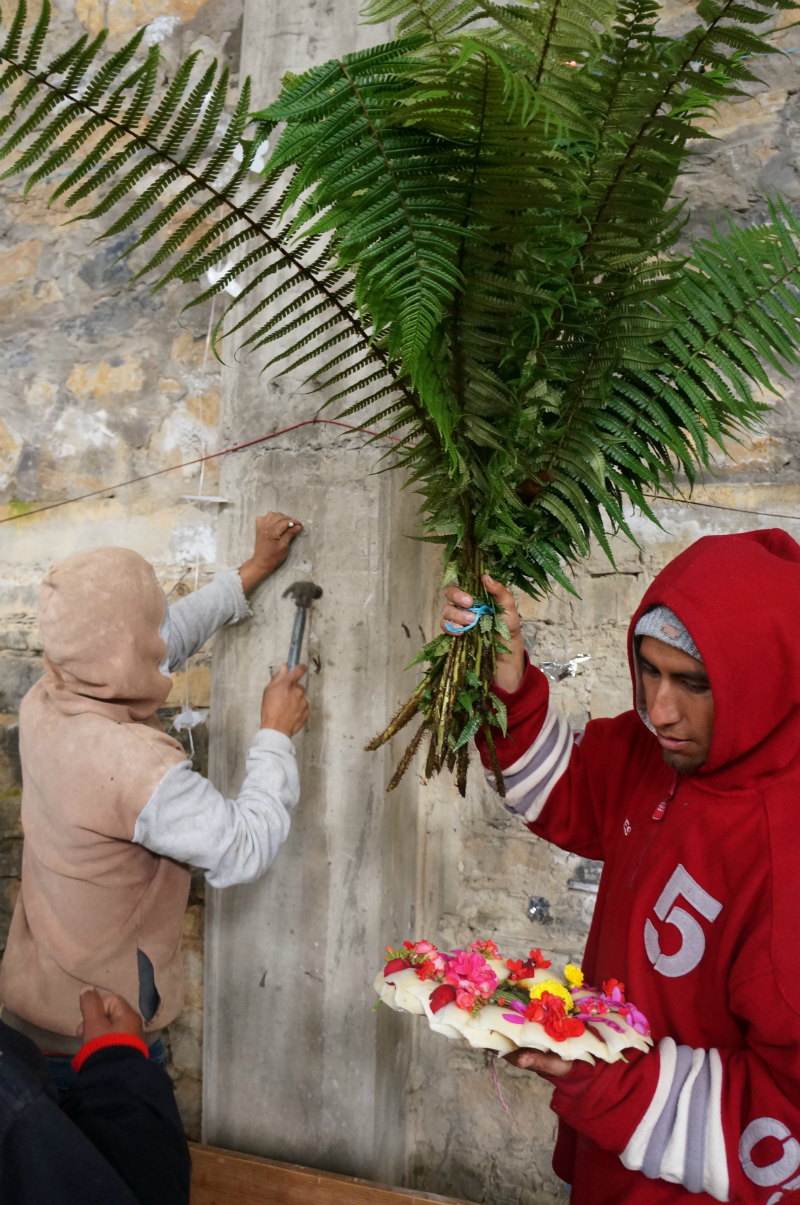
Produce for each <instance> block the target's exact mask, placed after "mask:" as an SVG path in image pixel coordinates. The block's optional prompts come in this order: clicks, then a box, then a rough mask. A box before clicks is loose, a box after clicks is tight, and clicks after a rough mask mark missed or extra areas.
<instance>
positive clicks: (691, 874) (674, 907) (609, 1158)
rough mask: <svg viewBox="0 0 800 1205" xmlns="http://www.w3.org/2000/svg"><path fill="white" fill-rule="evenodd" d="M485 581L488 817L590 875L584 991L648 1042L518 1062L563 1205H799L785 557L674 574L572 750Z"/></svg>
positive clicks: (799, 848) (680, 569)
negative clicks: (513, 820) (495, 778)
mask: <svg viewBox="0 0 800 1205" xmlns="http://www.w3.org/2000/svg"><path fill="white" fill-rule="evenodd" d="M484 582H485V585H486V588H487V590H488V591H489V593H490V594H492V595H493V597H494V598H495V600H496V602H497V603H498V604H499V606H500V607H501V608H503V609H504V611H505V618H506V621H507V622H508V624H509V630H510V632H511V650H512V651H511V654H510V655H508V656H506V657H503V658H501V659H500V663H499V665H498V675H497V679H496V692H497V694H498V696H499V697H500V698H502V700H503V701H504V702H505V703H506V705H507V707H508V735H507V737H506V738H505V739H500V740H498V741H497V745H498V756H499V760H500V767H501V769H502V771H503V777H504V782H505V786H506V797H505V801H504V802H505V804H506V806H507V807H508V808H509V810H510V811H512V812H513V813H515V814H516V815H518V816H520V817H521V818H522V819H523V820H524V821H525V823H526V824H527V825H528V827H529V828H530V829H531V831H532V832H534V833H535V834H536V835H537V836H540V837H543V838H545V840H547V841H551V842H552V843H553V844H555V845H558V846H560V847H561V848H562V849H565V850H569V851H570V852H571V853H575V854H579V855H580V856H581V857H584V858H594V859H602V860H603V862H604V863H605V865H604V868H603V876H602V879H601V882H600V888H599V891H598V896H597V906H596V909H595V913H594V919H593V922H592V927H591V931H590V934H589V940H588V943H587V947H586V954H585V958H584V962H583V969H584V973H585V975H586V979H587V981H588V982H589V983H592V984H596V983H602V982H603V981H604V980H608V979H610V978H611V977H612V976H613V977H614V978H616V979H620V980H623V981H624V983H625V985H626V988H625V991H626V995H627V996H628V998H630V999H632V1000H634V1001H635V1003H636V1005H637V1007H638V1008H639V1009H641V1011H642V1012H643V1013H644V1014H645V1015H646V1016H647V1018H648V1019H649V1021H650V1025H651V1028H652V1033H653V1037H654V1040H655V1042H656V1043H657V1046H656V1047H655V1048H654V1049H653V1050H652V1051H651V1052H650V1053H649V1054H646V1055H645V1054H640V1053H638V1052H633V1053H632V1052H629V1053H628V1061H627V1062H623V1063H614V1064H610V1065H608V1064H599V1065H598V1066H596V1067H591V1066H589V1065H588V1064H584V1063H576V1064H570V1063H567V1062H564V1061H563V1060H561V1059H559V1058H558V1057H557V1056H553V1055H549V1056H548V1055H544V1054H540V1053H535V1052H533V1051H529V1052H521V1053H520V1054H518V1055H517V1057H516V1060H515V1061H517V1063H518V1065H520V1066H524V1067H528V1068H530V1069H531V1070H535V1071H538V1072H539V1073H540V1074H544V1075H546V1076H548V1077H549V1078H550V1079H551V1080H552V1082H553V1083H554V1084H555V1092H554V1094H553V1101H552V1108H553V1109H554V1111H555V1112H556V1113H557V1114H558V1116H559V1119H560V1124H559V1134H558V1142H557V1145H556V1151H555V1156H554V1160H553V1166H554V1168H555V1170H556V1172H557V1174H558V1175H559V1176H561V1178H562V1179H564V1180H566V1181H567V1182H569V1183H571V1184H572V1202H573V1205H612V1203H613V1205H667V1203H669V1205H672V1203H673V1202H677V1201H688V1200H689V1199H690V1198H691V1199H692V1200H697V1199H699V1200H700V1201H712V1200H714V1201H735V1202H746V1203H747V1205H777V1203H778V1202H786V1205H790V1203H791V1201H800V958H798V953H800V936H799V935H798V929H799V928H800V637H798V615H800V546H798V544H796V543H795V542H794V540H792V539H791V538H790V537H789V536H787V535H786V534H785V533H784V532H782V531H778V530H773V531H760V532H745V533H743V534H741V535H732V536H707V537H705V538H703V539H701V540H698V541H697V542H696V543H695V544H693V545H692V546H691V547H690V548H689V549H687V550H686V551H685V552H684V553H682V554H681V555H680V556H678V557H676V559H675V560H674V561H672V563H671V564H670V565H668V566H667V567H666V569H664V570H663V571H662V572H661V573H660V574H659V576H658V577H657V578H656V580H655V581H654V582H653V584H652V585H651V586H650V588H649V589H648V591H647V593H646V594H645V596H644V598H643V600H642V603H641V605H640V607H639V609H638V610H637V612H636V614H635V615H634V617H633V619H632V621H631V626H630V630H629V636H628V656H629V661H630V668H631V677H632V679H633V690H634V708H633V710H632V711H628V712H625V713H624V714H623V715H620V716H617V717H616V718H615V719H603V720H592V721H591V722H590V723H589V724H588V725H587V727H586V730H585V732H584V733H582V734H579V735H577V736H576V735H575V734H573V733H571V732H570V730H569V728H568V726H567V724H566V721H565V720H564V717H563V716H562V715H561V714H560V713H559V712H557V711H556V710H555V708H554V707H553V706H552V705H551V704H550V702H549V691H548V682H547V679H546V678H545V677H544V675H543V674H542V673H540V672H539V670H537V669H536V668H535V667H534V666H532V665H531V664H530V663H529V662H528V661H527V658H526V656H525V653H524V650H523V647H522V639H521V635H520V623H519V616H518V614H517V612H516V608H515V606H514V602H513V598H512V596H511V595H510V593H509V592H508V591H507V590H505V589H504V588H503V587H502V586H501V585H500V584H499V583H497V582H494V581H492V580H491V579H490V578H486V579H484ZM447 596H448V599H449V604H450V605H448V606H446V607H445V609H444V615H445V619H449V620H451V621H453V622H456V623H461V624H465V623H466V622H468V621H469V620H470V619H471V618H472V616H471V615H470V614H469V613H468V612H465V611H464V610H463V609H459V608H464V607H467V606H469V605H471V603H472V599H471V598H470V597H469V595H466V594H465V593H464V592H463V591H462V590H460V589H459V588H458V587H450V588H449V590H448V592H447ZM481 756H482V759H483V761H484V765H488V757H487V756H486V749H485V746H484V747H482V748H481Z"/></svg>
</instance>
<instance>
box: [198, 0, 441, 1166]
mask: <svg viewBox="0 0 800 1205" xmlns="http://www.w3.org/2000/svg"><path fill="white" fill-rule="evenodd" d="M388 36H389V35H388V34H387V31H386V30H385V29H373V28H370V27H367V28H366V29H359V27H358V25H357V5H356V4H355V2H354V0H347V2H346V3H341V4H338V5H336V6H334V5H333V4H332V3H327V4H325V5H321V4H317V3H314V0H299V2H298V0H291V2H290V0H278V2H277V3H274V4H271V5H269V6H267V5H264V4H263V3H261V2H260V0H254V2H252V0H251V2H250V3H248V4H247V6H246V13H245V24H244V54H243V63H242V74H243V75H244V74H247V73H249V74H251V75H252V76H253V80H254V85H255V87H254V103H255V104H264V103H266V102H268V101H269V100H270V99H271V98H272V97H273V96H274V95H275V94H276V92H277V90H278V87H279V80H280V77H281V75H282V74H283V73H284V72H285V71H286V70H293V71H302V70H303V69H305V68H306V67H308V66H310V65H311V64H313V63H316V62H322V61H324V60H325V59H326V58H328V57H330V56H331V55H333V54H335V53H343V52H346V51H348V50H352V49H355V48H357V47H358V46H360V45H367V44H369V43H370V42H372V43H375V42H380V41H382V40H385V39H386V38H387V37H388ZM259 368H260V364H258V363H256V362H254V363H253V364H252V365H249V364H244V365H242V366H240V367H238V368H237V369H236V371H235V372H233V371H232V372H230V373H229V376H228V390H227V396H226V399H225V404H224V408H223V416H222V425H223V430H224V436H223V438H224V439H225V441H226V442H235V441H239V440H244V439H247V438H253V437H255V436H258V435H259V434H262V433H265V432H267V431H269V430H273V429H275V428H277V427H282V426H286V425H288V424H289V423H291V422H294V421H298V419H300V418H306V417H311V416H313V414H314V411H315V409H316V407H317V406H318V405H319V401H320V398H319V395H312V396H305V395H304V392H303V390H302V389H301V388H300V385H301V383H300V381H299V380H296V381H286V380H282V381H279V382H270V380H269V377H268V376H265V377H263V378H261V379H260V380H259V377H258V369H259ZM364 443H365V439H364V437H363V436H352V435H346V434H345V435H344V437H343V436H342V433H341V431H340V430H339V429H337V428H334V427H311V428H304V429H302V430H300V431H295V432H292V433H290V434H288V435H286V436H284V437H281V439H280V440H279V441H276V442H275V443H270V444H267V445H264V446H262V447H261V448H258V449H254V450H252V451H249V452H247V453H241V454H239V455H237V456H235V457H229V458H226V460H225V461H224V462H223V470H222V479H221V486H220V489H221V493H222V494H223V495H224V496H225V497H227V498H228V499H230V500H231V504H230V505H229V507H228V508H227V509H226V510H225V513H224V515H223V517H222V518H221V522H220V530H219V556H220V560H221V562H223V563H226V564H230V565H235V564H237V563H239V560H240V559H241V558H242V557H244V556H246V555H247V552H248V548H249V547H250V541H251V539H252V535H251V533H252V527H253V521H254V518H255V516H256V515H257V514H262V513H264V512H266V511H267V510H270V509H273V510H274V509H280V510H282V511H284V512H289V513H291V514H295V515H297V516H299V517H300V518H301V519H302V520H303V522H304V524H305V525H306V530H305V532H304V534H303V535H302V536H301V537H300V539H299V540H298V541H297V542H296V544H295V546H294V548H293V551H292V554H291V556H290V559H289V562H288V564H287V565H286V566H284V567H283V568H282V569H281V570H280V571H279V572H278V573H276V574H275V575H274V576H273V577H272V578H271V579H269V580H268V581H267V582H266V583H264V585H263V586H262V587H261V588H260V589H259V591H258V592H257V594H256V598H255V602H254V610H255V617H254V619H253V620H252V621H250V622H249V623H248V624H246V625H243V626H242V627H240V628H238V629H234V630H231V631H228V632H224V633H221V634H220V635H219V636H218V637H217V642H216V645H215V650H214V670H213V673H214V681H213V691H212V699H213V702H212V713H211V714H212V725H213V730H212V753H211V776H212V778H213V780H214V781H215V783H216V784H217V785H218V786H219V787H220V788H221V789H223V790H224V791H226V792H227V793H229V794H230V793H233V792H235V791H236V790H237V789H238V786H239V784H240V782H241V779H242V776H243V773H244V758H245V753H246V750H247V746H248V744H249V741H250V739H251V737H252V734H253V732H254V731H255V729H256V727H257V725H258V713H259V702H260V697H261V692H262V689H263V687H264V685H265V683H266V682H267V680H268V678H269V675H270V672H271V671H272V670H273V669H274V668H277V666H278V665H279V664H280V662H281V661H283V660H285V658H286V655H287V651H288V647H289V636H290V631H291V626H292V621H293V615H294V607H293V605H292V604H291V602H290V601H288V600H285V601H284V600H282V599H281V594H282V592H283V590H284V589H285V588H286V586H287V585H289V583H291V582H292V581H294V580H296V579H300V578H303V579H305V578H312V579H313V580H314V581H316V582H317V583H318V584H319V585H321V586H322V587H323V589H324V591H325V593H324V596H323V598H322V599H321V600H320V602H319V603H317V604H315V605H314V609H313V613H312V615H311V619H310V624H309V628H308V633H309V634H308V638H307V639H308V643H307V646H306V657H307V659H308V661H309V665H310V671H309V679H308V689H309V696H310V701H311V720H310V722H309V724H308V727H307V730H306V731H305V732H304V733H303V734H301V735H300V736H299V738H297V742H296V743H297V748H298V753H299V763H300V777H301V782H302V798H301V801H300V804H299V807H298V809H297V811H296V813H295V817H294V820H293V824H292V831H291V834H290V836H289V839H288V842H287V844H286V846H285V847H284V848H283V850H282V851H281V852H280V854H279V856H278V858H277V860H276V862H275V864H274V866H273V867H272V868H271V870H270V871H269V873H268V874H267V876H266V877H265V878H264V879H263V880H262V881H261V882H259V883H255V884H253V885H251V886H246V887H241V888H234V889H229V890H227V891H223V892H214V891H212V892H211V893H210V899H209V903H208V916H207V930H206V1018H205V1039H204V1040H205V1069H204V1135H205V1140H206V1141H207V1142H209V1143H212V1144H215V1145H219V1146H224V1147H231V1148H234V1149H239V1150H245V1151H250V1152H254V1153H257V1154H264V1155H269V1156H272V1157H275V1158H280V1159H286V1160H291V1161H297V1162H301V1163H304V1164H307V1165H311V1166H317V1167H320V1168H325V1169H328V1170H331V1171H338V1172H344V1173H349V1174H357V1175H363V1176H368V1177H373V1178H378V1179H385V1180H389V1181H393V1182H395V1183H400V1182H401V1181H402V1180H403V1178H404V1175H405V1153H406V1152H405V1147H406V1137H405V1136H406V1118H405V1084H406V1078H407V1069H408V1060H409V1058H410V1050H411V1034H410V1032H409V1029H408V1026H407V1025H404V1024H403V1018H399V1017H397V1016H396V1015H395V1014H390V1013H389V1012H388V1010H386V1009H384V1010H381V1012H379V1013H373V1012H372V1011H371V1009H372V1007H373V1004H374V1002H375V997H374V996H373V994H372V989H371V986H370V985H371V981H372V979H373V978H374V976H375V973H376V971H377V969H378V966H379V965H380V951H381V950H382V948H383V946H384V945H385V944H386V942H387V941H392V940H402V939H403V938H404V937H407V936H408V935H409V933H411V932H412V931H413V928H414V924H415V917H414V900H415V874H416V870H415V868H416V863H417V825H416V817H417V805H418V791H419V782H418V779H417V778H416V776H409V780H408V782H407V783H406V784H405V785H404V786H403V788H401V790H399V791H396V792H394V793H393V794H392V795H390V796H388V797H387V796H386V795H385V793H384V788H385V784H386V782H387V781H388V777H389V774H390V773H391V765H392V757H393V754H394V753H396V752H398V751H399V750H395V751H391V752H390V751H384V752H381V753H379V754H367V753H365V752H364V744H365V742H366V741H367V740H368V739H369V738H370V737H371V736H372V735H373V734H374V733H375V732H376V731H377V730H379V728H380V727H382V726H383V724H384V723H385V722H386V719H387V718H388V716H389V715H391V714H392V711H393V710H394V709H395V708H396V706H397V705H398V703H399V702H400V701H402V699H403V698H404V697H405V696H406V695H407V693H409V691H410V688H411V685H412V683H413V681H414V675H413V673H408V674H403V672H402V669H403V665H404V664H405V663H406V662H407V661H408V660H409V659H410V655H411V653H412V652H413V651H415V650H416V648H417V647H418V646H419V641H420V628H422V629H423V631H424V634H425V636H426V637H427V638H428V639H430V636H431V634H432V622H433V618H432V611H433V607H432V600H433V590H432V588H431V587H432V586H434V587H435V585H436V584H437V582H436V574H435V571H433V572H432V571H431V566H433V565H434V564H435V562H436V559H437V554H436V553H435V552H432V550H431V549H430V548H429V546H427V545H425V544H421V543H417V542H413V541H411V540H408V539H407V538H406V535H407V534H410V533H412V532H413V529H414V511H415V507H414V499H413V496H412V495H408V494H406V493H403V492H401V490H400V486H401V484H402V482H401V480H400V479H399V478H398V477H396V476H394V475H393V474H382V475H379V474H376V473H374V470H375V468H376V467H378V465H377V462H378V458H379V456H380V454H381V453H382V451H383V449H382V448H381V449H377V448H376V447H370V448H366V449H365V448H364V447H363V445H364ZM381 467H382V466H381ZM398 745H399V742H398ZM399 748H402V745H399Z"/></svg>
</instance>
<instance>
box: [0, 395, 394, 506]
mask: <svg viewBox="0 0 800 1205" xmlns="http://www.w3.org/2000/svg"><path fill="white" fill-rule="evenodd" d="M315 423H328V424H329V425H330V426H332V427H347V429H348V430H349V431H363V433H364V434H365V435H377V436H379V437H380V438H381V439H390V440H391V441H392V443H402V442H403V441H402V439H400V438H399V437H398V436H397V435H381V433H380V431H369V430H367V428H366V427H358V426H356V424H355V423H343V422H342V421H341V420H340V419H337V418H306V419H304V420H303V422H301V423H293V424H292V426H291V427H282V428H281V430H280V431H273V432H272V433H271V434H270V435H261V436H259V438H258V439H248V440H247V442H246V443H243V444H234V445H233V446H232V447H230V448H223V449H222V451H221V452H210V453H209V455H208V456H198V457H196V459H194V460H184V461H183V463H182V464H171V465H170V466H169V468H166V469H156V470H155V471H154V472H152V473H143V474H142V476H141V477H131V478H130V480H129V481H119V482H117V484H116V485H104V486H103V488H102V489H99V490H91V491H90V492H89V493H88V494H78V496H77V497H76V498H64V499H63V501H61V502H49V503H48V504H47V506H37V508H36V510H26V511H21V512H20V513H19V514H18V515H9V516H8V517H7V518H5V519H0V523H13V522H14V520H15V519H27V518H28V516H29V515H40V514H42V512H43V511H46V510H55V509H56V508H57V507H59V506H69V505H70V503H72V502H83V501H84V500H85V499H86V498H96V497H97V496H98V495H99V494H107V493H108V492H109V491H110V490H121V489H122V488H123V487H124V486H126V485H135V484H136V482H137V481H149V479H150V478H151V477H160V476H161V475H162V473H174V472H175V470H176V469H186V468H189V467H190V466H191V465H193V464H202V462H203V461H204V460H215V459H216V458H217V456H227V455H228V453H229V452H241V451H242V449H243V448H252V446H253V445H254V444H263V443H266V441H267V440H268V439H277V437H278V436H279V435H285V434H286V432H287V431H296V430H297V428H298V427H310V426H313V425H314V424H315Z"/></svg>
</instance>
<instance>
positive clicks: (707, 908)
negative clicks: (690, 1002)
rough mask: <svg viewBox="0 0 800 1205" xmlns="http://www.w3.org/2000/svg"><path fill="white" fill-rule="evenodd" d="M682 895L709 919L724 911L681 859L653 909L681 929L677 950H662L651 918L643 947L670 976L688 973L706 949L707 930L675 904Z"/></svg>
mask: <svg viewBox="0 0 800 1205" xmlns="http://www.w3.org/2000/svg"><path fill="white" fill-rule="evenodd" d="M679 895H682V896H683V898H684V899H685V900H687V901H688V902H689V903H690V904H691V905H692V907H693V908H696V909H697V911H698V912H699V913H700V915H701V916H704V917H705V918H706V920H708V921H712V922H713V921H715V920H716V919H717V917H718V916H719V914H720V912H721V911H722V904H721V903H720V902H719V900H715V899H714V897H713V896H711V895H709V894H708V892H707V891H704V890H703V888H702V887H701V886H700V884H699V883H696V882H695V881H694V879H693V878H692V876H691V875H690V874H689V872H688V871H687V870H686V868H685V867H684V866H682V865H681V864H680V863H678V866H677V868H676V870H675V871H674V872H673V874H672V876H671V878H670V880H669V882H668V883H667V885H666V887H665V888H664V890H663V891H662V892H661V895H660V896H659V897H658V900H657V901H656V906H655V908H654V909H653V911H654V912H655V914H656V916H657V917H658V919H659V920H663V921H666V923H667V924H668V925H675V927H676V929H679V930H680V933H681V937H682V938H683V941H682V942H681V948H680V949H679V950H678V951H677V953H676V954H662V953H661V946H660V945H659V942H658V932H657V930H656V927H655V925H654V924H653V923H652V921H650V920H646V921H645V922H644V948H645V949H646V950H647V957H648V958H649V959H650V961H651V962H652V964H653V966H654V967H655V969H656V970H657V971H658V972H659V973H660V974H661V975H666V976H667V978H668V979H678V978H679V977H680V976H681V975H688V974H689V971H693V970H694V968H695V967H696V966H697V964H698V963H699V962H700V959H701V958H702V957H703V955H704V954H705V952H706V938H705V934H704V933H703V930H702V928H701V927H700V925H699V924H698V922H697V921H696V920H695V919H694V917H693V916H690V915H689V913H688V912H686V911H685V910H684V909H683V908H678V907H675V908H672V905H673V904H674V903H675V900H676V899H677V898H678V896H679ZM670 909H671V911H670Z"/></svg>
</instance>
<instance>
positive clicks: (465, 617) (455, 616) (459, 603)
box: [442, 573, 525, 694]
mask: <svg viewBox="0 0 800 1205" xmlns="http://www.w3.org/2000/svg"><path fill="white" fill-rule="evenodd" d="M481 580H482V581H483V584H484V586H485V587H486V592H487V593H488V594H490V595H491V596H492V598H493V599H494V600H495V602H496V603H497V609H498V610H499V611H500V613H501V615H502V618H503V619H504V620H505V621H506V623H507V624H508V632H509V636H510V637H511V643H510V647H511V652H510V653H498V654H497V673H496V674H495V678H494V684H495V686H499V687H500V688H501V690H507V691H508V692H509V694H513V693H514V691H515V690H519V688H520V685H521V684H522V679H523V677H524V675H525V647H524V645H523V643H522V630H521V624H520V618H519V611H518V610H517V607H516V603H515V602H514V595H513V594H512V593H511V591H510V590H506V588H505V586H503V585H501V583H500V582H496V581H495V580H494V578H492V577H489V574H488V573H484V575H483V578H482V579H481ZM444 593H445V597H446V598H447V600H448V604H449V605H446V606H444V607H442V631H443V632H446V631H447V629H446V627H445V626H444V625H445V623H446V622H447V620H449V621H450V622H451V623H453V624H458V625H459V626H461V627H465V626H466V625H467V624H469V623H472V620H473V619H474V618H475V616H474V615H473V614H472V613H471V612H470V611H463V610H459V608H461V607H471V606H472V603H473V601H474V600H473V598H472V595H471V594H467V593H466V591H464V590H462V589H461V587H460V586H448V587H447V589H446V590H445V592H444Z"/></svg>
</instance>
